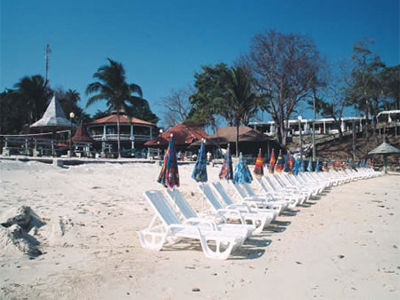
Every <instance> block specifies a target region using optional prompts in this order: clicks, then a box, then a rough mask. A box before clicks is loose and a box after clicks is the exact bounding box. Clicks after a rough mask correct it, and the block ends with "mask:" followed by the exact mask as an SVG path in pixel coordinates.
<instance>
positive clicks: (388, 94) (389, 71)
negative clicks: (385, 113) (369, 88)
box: [378, 65, 400, 110]
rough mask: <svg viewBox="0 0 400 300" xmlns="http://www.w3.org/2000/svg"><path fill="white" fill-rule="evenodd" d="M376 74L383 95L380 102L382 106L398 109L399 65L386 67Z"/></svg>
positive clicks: (399, 90) (399, 102)
mask: <svg viewBox="0 0 400 300" xmlns="http://www.w3.org/2000/svg"><path fill="white" fill-rule="evenodd" d="M378 76H379V81H380V82H381V83H382V86H383V95H384V97H385V99H384V100H383V102H382V105H383V108H384V109H385V110H391V109H400V65H397V66H393V67H386V68H385V69H384V70H383V71H381V72H380V73H379V75H378Z"/></svg>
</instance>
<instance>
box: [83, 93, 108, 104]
mask: <svg viewBox="0 0 400 300" xmlns="http://www.w3.org/2000/svg"><path fill="white" fill-rule="evenodd" d="M106 97H107V95H104V94H102V93H100V94H97V95H94V96H92V97H90V98H89V99H88V101H87V103H86V107H89V106H90V105H92V104H93V103H95V102H98V101H100V100H105V99H107V98H106Z"/></svg>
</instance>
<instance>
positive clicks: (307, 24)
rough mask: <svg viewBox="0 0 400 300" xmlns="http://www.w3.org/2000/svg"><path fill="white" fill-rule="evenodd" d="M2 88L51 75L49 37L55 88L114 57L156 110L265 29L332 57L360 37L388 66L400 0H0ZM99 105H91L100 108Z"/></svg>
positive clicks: (81, 86) (79, 83)
mask: <svg viewBox="0 0 400 300" xmlns="http://www.w3.org/2000/svg"><path fill="white" fill-rule="evenodd" d="M0 3H1V4H0V9H1V43H0V50H1V53H0V63H1V65H0V68H1V73H0V90H4V88H12V87H13V85H14V84H15V83H16V82H17V81H18V80H19V79H21V78H22V77H23V76H25V75H30V76H31V75H35V74H42V75H43V76H44V74H45V63H44V49H45V45H46V43H50V46H51V49H52V53H51V57H50V74H49V78H50V84H51V87H52V88H57V87H63V88H64V89H76V90H77V91H78V92H79V93H80V94H81V97H82V102H81V106H82V107H83V106H84V105H85V104H86V99H87V96H86V95H85V93H84V91H85V88H86V86H87V84H88V83H90V82H92V81H93V79H92V75H93V73H94V72H95V71H96V70H97V68H98V67H99V66H100V65H103V64H105V63H106V58H107V57H110V58H112V59H114V60H117V61H119V62H121V63H122V64H123V65H124V66H125V69H126V71H127V80H128V82H134V83H137V84H139V85H140V86H141V87H142V89H143V93H144V97H145V98H146V99H147V100H148V101H149V103H150V106H151V109H152V110H153V111H154V112H155V113H156V114H157V115H158V116H159V117H162V113H161V111H162V105H160V102H161V100H162V98H163V97H165V96H167V95H168V94H169V92H170V91H171V89H178V88H182V87H184V86H185V85H187V84H188V83H193V75H194V73H195V72H196V71H199V70H200V67H201V66H202V65H207V64H215V63H218V62H225V63H227V64H230V63H231V62H232V61H234V60H235V59H236V58H237V57H238V56H239V55H240V54H243V53H246V52H247V51H248V48H249V42H250V39H251V38H252V37H253V36H254V35H255V34H257V33H260V32H262V31H264V30H267V29H275V30H277V31H280V32H284V33H303V34H307V35H309V36H311V38H312V39H313V40H314V41H315V43H316V45H317V47H318V49H319V50H320V52H321V53H322V54H323V55H324V56H326V57H327V58H328V60H329V61H330V62H331V63H334V62H335V61H337V60H339V59H342V58H347V57H349V56H350V54H351V51H352V45H353V44H354V43H355V42H356V41H358V40H361V39H362V38H365V37H367V38H372V39H374V41H375V44H374V46H373V50H374V51H375V52H376V53H377V54H378V55H380V57H381V58H382V60H383V61H384V62H385V63H386V64H388V65H394V64H399V52H400V50H399V26H400V24H399V15H400V11H399V1H398V0H380V1H376V0H369V1H365V0H364V1H363V0H347V1H342V0H340V1H338V0H330V1H328V0H326V1H321V0H313V1H266V0H264V1H228V0H224V1H218V0H210V1H209V0H207V1H205V0H203V1H190V0H184V1H174V0H171V1H150V0H149V1H109V0H108V1H105V0H96V1H94V0H84V1H82V0H81V1H76V0H69V1H50V0H47V1H45V0H37V1H26V0H10V1H1V2H0ZM98 108H100V109H105V106H104V105H103V106H102V105H98V106H94V107H91V108H89V109H88V110H87V112H88V113H91V114H92V113H94V112H95V111H96V110H97V109H98Z"/></svg>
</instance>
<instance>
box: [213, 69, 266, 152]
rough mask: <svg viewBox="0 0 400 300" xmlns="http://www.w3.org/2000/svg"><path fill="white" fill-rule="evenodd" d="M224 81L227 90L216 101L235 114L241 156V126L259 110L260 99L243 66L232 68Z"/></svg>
mask: <svg viewBox="0 0 400 300" xmlns="http://www.w3.org/2000/svg"><path fill="white" fill-rule="evenodd" d="M224 78H225V80H224V82H223V83H222V85H223V88H224V90H225V92H223V93H222V95H221V96H220V97H217V98H216V101H219V102H221V103H224V104H225V105H224V106H223V107H224V109H225V111H227V112H228V111H229V113H232V114H233V122H234V125H235V126H236V156H239V127H240V125H241V124H247V123H248V122H249V119H250V118H251V117H252V116H254V115H255V114H256V112H257V109H258V106H259V103H260V100H261V99H262V98H260V97H257V96H256V94H255V93H254V92H253V91H252V78H251V77H250V76H249V74H248V73H247V72H246V71H245V70H244V69H243V68H242V67H236V68H231V69H230V70H229V71H228V72H227V74H226V76H224Z"/></svg>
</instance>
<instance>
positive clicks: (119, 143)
mask: <svg viewBox="0 0 400 300" xmlns="http://www.w3.org/2000/svg"><path fill="white" fill-rule="evenodd" d="M117 146H118V158H121V137H120V133H119V110H118V109H117Z"/></svg>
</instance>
